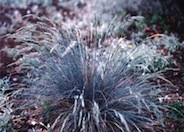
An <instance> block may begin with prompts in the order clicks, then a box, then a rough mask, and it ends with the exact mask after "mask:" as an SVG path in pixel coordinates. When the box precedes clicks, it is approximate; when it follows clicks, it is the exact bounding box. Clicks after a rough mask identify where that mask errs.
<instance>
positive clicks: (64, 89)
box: [8, 20, 169, 132]
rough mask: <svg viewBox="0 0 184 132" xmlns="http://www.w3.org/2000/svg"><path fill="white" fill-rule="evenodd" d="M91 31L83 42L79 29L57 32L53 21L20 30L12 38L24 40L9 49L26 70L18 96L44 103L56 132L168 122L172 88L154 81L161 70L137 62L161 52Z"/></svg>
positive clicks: (128, 131)
mask: <svg viewBox="0 0 184 132" xmlns="http://www.w3.org/2000/svg"><path fill="white" fill-rule="evenodd" d="M89 32H90V33H89V35H88V36H87V40H83V36H81V34H80V31H78V30H70V29H67V30H64V29H63V30H61V31H58V30H57V27H56V26H55V25H54V24H52V23H51V22H50V21H49V20H48V21H45V22H43V21H42V22H37V23H35V24H32V25H31V24H29V25H27V26H24V27H22V28H21V29H19V30H18V31H17V32H15V33H14V34H13V35H12V36H11V37H12V38H14V39H15V40H16V41H18V42H21V43H22V44H21V45H18V46H17V47H16V48H14V49H8V50H9V52H11V53H14V54H15V55H16V57H17V59H18V60H17V61H16V62H15V63H14V64H15V65H18V67H17V68H18V69H20V70H23V71H25V72H26V73H27V76H26V77H25V78H24V80H23V82H22V83H23V85H22V86H25V87H24V88H23V90H22V92H20V93H19V96H22V98H25V100H26V103H28V100H29V99H30V100H31V103H30V104H29V103H28V104H29V105H31V104H32V105H40V106H44V110H43V114H44V117H45V120H47V123H49V124H51V127H50V129H51V130H52V131H60V132H65V131H66V132H68V131H83V132H96V131H97V132H98V131H99V132H100V131H112V132H118V131H123V132H133V131H139V132H141V131H143V130H145V129H146V130H147V131H153V127H152V125H153V124H161V125H164V124H163V122H162V119H163V118H162V111H161V109H162V108H163V106H162V104H160V102H159V101H158V97H160V96H161V92H162V90H164V89H165V88H166V87H167V88H168V87H169V86H167V85H162V84H157V83H156V82H154V81H152V80H155V79H157V78H159V79H160V78H163V77H162V76H161V75H160V74H159V73H160V72H161V71H159V72H151V73H149V74H148V73H147V72H145V68H144V67H143V66H138V65H139V64H142V65H143V64H144V62H145V58H147V57H151V55H150V54H151V53H152V52H153V54H152V55H154V57H156V58H158V59H159V58H160V57H161V56H160V55H158V56H156V55H157V52H156V53H155V50H154V49H150V52H145V51H144V48H143V47H144V46H146V48H149V46H147V45H144V44H141V45H140V46H135V47H132V44H131V45H130V44H128V43H126V41H122V38H118V39H117V38H115V36H113V35H112V34H111V35H112V36H111V37H109V36H108V35H107V36H105V34H106V33H104V32H103V33H101V34H100V35H99V34H98V32H97V29H96V28H94V29H92V30H90V31H89ZM96 36H101V37H96ZM153 41H154V40H153ZM106 43H108V46H104V45H105V44H106ZM124 47H131V48H130V49H128V48H124ZM137 53H140V55H137ZM160 59H162V58H160ZM14 64H12V65H14ZM135 68H136V70H135ZM43 104H44V105H43Z"/></svg>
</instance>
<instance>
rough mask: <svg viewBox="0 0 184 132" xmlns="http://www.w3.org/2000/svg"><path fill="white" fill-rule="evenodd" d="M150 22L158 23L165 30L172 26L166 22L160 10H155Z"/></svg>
mask: <svg viewBox="0 0 184 132" xmlns="http://www.w3.org/2000/svg"><path fill="white" fill-rule="evenodd" d="M148 22H150V24H155V23H158V24H159V25H160V26H162V28H163V29H164V30H168V29H169V28H170V26H169V25H168V24H166V22H165V19H164V18H163V17H162V16H161V15H160V14H159V12H157V11H156V12H154V13H153V15H152V17H151V18H150V21H148Z"/></svg>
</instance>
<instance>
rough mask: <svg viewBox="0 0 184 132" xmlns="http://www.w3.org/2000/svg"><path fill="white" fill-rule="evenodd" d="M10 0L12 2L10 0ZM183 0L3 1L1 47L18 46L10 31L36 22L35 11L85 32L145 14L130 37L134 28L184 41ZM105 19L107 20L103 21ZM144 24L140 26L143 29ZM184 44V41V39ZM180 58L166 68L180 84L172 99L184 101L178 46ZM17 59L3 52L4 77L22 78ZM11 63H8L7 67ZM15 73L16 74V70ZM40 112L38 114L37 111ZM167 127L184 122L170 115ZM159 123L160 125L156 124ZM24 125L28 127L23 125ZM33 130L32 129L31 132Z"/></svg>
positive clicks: (177, 129)
mask: <svg viewBox="0 0 184 132" xmlns="http://www.w3.org/2000/svg"><path fill="white" fill-rule="evenodd" d="M8 2H9V3H8ZM180 2H181V0H177V1H174V0H168V1H167V2H165V1H163V0H153V1H147V0H142V1H141V0H140V1H137V0H129V1H127V0H116V1H111V0H101V1H100V0H91V1H90V0H86V1H85V0H78V1H75V0H61V1H60V0H53V1H51V0H50V1H49V0H48V1H45V2H42V3H38V2H37V1H35V2H30V1H29V0H27V2H21V3H19V2H18V3H16V2H13V1H11V0H10V1H7V2H3V1H0V49H3V48H5V47H6V46H7V47H14V46H16V45H18V43H15V42H14V41H13V40H11V39H8V38H7V37H6V35H7V34H10V33H13V32H15V31H16V30H17V29H19V28H20V27H22V26H23V25H25V24H27V23H33V22H34V21H35V19H34V18H33V19H31V18H30V17H24V18H22V17H23V16H25V15H30V14H35V15H36V16H39V17H42V16H45V17H47V18H49V19H50V20H51V21H53V22H54V23H55V24H56V25H57V27H58V29H61V27H62V28H78V29H80V30H81V31H83V32H84V33H85V30H86V29H87V28H88V25H90V24H91V22H94V20H95V21H98V22H99V23H101V25H102V26H101V28H103V25H105V24H106V23H108V22H109V21H111V20H112V19H113V18H115V20H116V22H117V23H121V22H122V21H123V18H125V16H127V15H129V16H137V15H141V16H144V17H145V20H144V21H143V22H142V23H141V24H142V25H141V26H139V25H138V26H136V25H133V26H131V27H130V28H129V29H128V30H127V31H126V33H125V34H123V35H124V37H126V38H127V39H132V38H133V37H135V36H134V32H136V33H138V32H140V33H143V34H144V35H142V37H146V36H150V35H154V34H157V33H164V34H168V35H170V34H174V35H175V36H177V37H178V39H179V41H180V42H183V41H184V11H183V8H182V7H181V3H182V2H181V3H180ZM102 23H103V24H102ZM139 28H140V29H139ZM183 45H184V43H183ZM173 59H175V60H176V62H177V65H175V66H174V67H175V69H177V70H176V71H174V72H173V71H172V72H166V73H165V77H166V78H167V79H168V80H170V81H171V82H172V83H173V84H175V85H176V86H177V90H173V94H171V95H169V97H168V98H169V100H168V102H176V101H183V100H184V99H183V98H184V51H183V49H181V50H180V49H178V50H177V51H176V52H175V53H174V54H173ZM13 61H14V59H13V58H11V56H7V54H5V52H3V51H1V52H0V77H1V78H2V77H4V76H6V75H10V74H11V80H12V81H14V82H18V81H19V80H20V79H21V73H19V72H18V71H16V69H14V68H13V67H11V66H8V65H9V64H10V63H12V62H13ZM7 66H8V67H7ZM12 73H13V74H12ZM183 109H184V108H183ZM36 110H37V109H36V108H32V109H29V110H27V113H34V112H35V111H36ZM35 116H36V115H35ZM34 120H35V117H31V116H30V115H29V114H28V115H27V116H25V117H24V118H22V117H15V120H14V121H15V123H14V125H15V127H17V128H18V129H20V131H26V130H25V129H27V130H28V129H29V128H30V127H31V126H33V125H34ZM165 120H166V121H165V122H166V127H165V128H160V127H158V131H159V132H161V131H163V132H181V131H183V128H184V124H183V123H182V122H179V121H174V120H173V119H170V118H169V117H166V119H165ZM40 126H41V125H39V126H38V130H37V132H43V131H45V130H44V126H42V127H41V128H40ZM155 127H157V126H155ZM23 128H24V129H23ZM31 131H33V130H31V129H30V132H31Z"/></svg>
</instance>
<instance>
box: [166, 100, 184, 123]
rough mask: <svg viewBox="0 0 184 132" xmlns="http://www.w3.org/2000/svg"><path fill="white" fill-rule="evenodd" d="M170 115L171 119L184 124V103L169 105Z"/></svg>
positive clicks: (178, 102)
mask: <svg viewBox="0 0 184 132" xmlns="http://www.w3.org/2000/svg"><path fill="white" fill-rule="evenodd" d="M168 108H169V111H168V115H169V117H170V118H172V119H174V120H176V121H180V122H184V102H183V101H177V102H173V103H170V104H169V107H168Z"/></svg>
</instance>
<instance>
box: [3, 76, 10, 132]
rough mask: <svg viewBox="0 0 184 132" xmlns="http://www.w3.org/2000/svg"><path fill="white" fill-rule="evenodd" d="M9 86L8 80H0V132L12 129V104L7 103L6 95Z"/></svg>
mask: <svg viewBox="0 0 184 132" xmlns="http://www.w3.org/2000/svg"><path fill="white" fill-rule="evenodd" d="M9 88H10V84H9V79H8V78H4V79H0V131H1V132H10V131H12V130H13V128H12V123H11V121H12V112H13V109H12V104H11V103H10V101H8V94H7V93H6V91H7V90H9Z"/></svg>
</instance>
